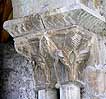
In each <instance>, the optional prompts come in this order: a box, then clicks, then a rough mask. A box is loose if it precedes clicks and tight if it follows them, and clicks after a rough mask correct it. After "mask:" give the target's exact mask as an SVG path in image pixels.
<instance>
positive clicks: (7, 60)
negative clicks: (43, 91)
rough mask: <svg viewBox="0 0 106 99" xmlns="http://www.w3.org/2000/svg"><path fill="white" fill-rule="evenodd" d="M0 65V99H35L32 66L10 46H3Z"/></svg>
mask: <svg viewBox="0 0 106 99" xmlns="http://www.w3.org/2000/svg"><path fill="white" fill-rule="evenodd" d="M3 52H4V53H3V61H2V62H3V64H2V66H1V65H0V84H1V85H2V88H1V87H0V95H1V97H0V99H36V98H35V81H34V74H33V68H32V65H31V64H30V63H29V62H28V61H27V60H26V59H25V58H24V57H22V56H21V55H19V54H18V53H16V51H15V49H14V47H13V45H12V44H5V46H4V49H3Z"/></svg>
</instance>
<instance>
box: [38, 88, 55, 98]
mask: <svg viewBox="0 0 106 99" xmlns="http://www.w3.org/2000/svg"><path fill="white" fill-rule="evenodd" d="M38 99H57V90H56V89H47V90H45V89H44V90H39V91H38Z"/></svg>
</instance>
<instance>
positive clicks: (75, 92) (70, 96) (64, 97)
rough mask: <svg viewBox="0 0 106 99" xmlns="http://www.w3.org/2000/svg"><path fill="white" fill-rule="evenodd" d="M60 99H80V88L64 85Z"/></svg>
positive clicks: (73, 85) (61, 88)
mask: <svg viewBox="0 0 106 99" xmlns="http://www.w3.org/2000/svg"><path fill="white" fill-rule="evenodd" d="M60 99H80V87H79V86H77V85H75V84H65V85H62V86H61V87H60Z"/></svg>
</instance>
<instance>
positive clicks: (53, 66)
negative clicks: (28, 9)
mask: <svg viewBox="0 0 106 99" xmlns="http://www.w3.org/2000/svg"><path fill="white" fill-rule="evenodd" d="M60 16H61V14H60ZM60 16H59V17H60ZM41 17H42V16H41V15H39V14H37V15H31V16H28V17H24V18H20V19H16V20H12V21H8V22H6V23H5V25H4V26H5V28H6V29H7V30H8V31H9V33H10V34H11V35H12V36H13V37H14V41H15V48H16V50H17V52H18V53H20V54H21V55H23V56H25V57H27V58H28V59H29V60H31V61H32V63H33V65H34V71H35V80H36V86H37V87H38V88H46V87H54V85H55V83H56V82H58V83H64V82H67V81H76V80H79V76H80V73H81V71H82V70H83V68H84V67H85V66H86V62H87V60H88V59H89V55H90V48H91V46H92V39H93V33H91V32H89V31H87V30H85V29H83V28H80V27H78V26H75V25H73V24H70V25H68V26H66V27H65V26H64V25H63V26H62V25H61V27H62V28H60V27H59V28H58V29H56V28H55V27H53V28H51V30H50V29H48V28H47V29H46V27H47V24H46V23H45V21H44V20H42V18H41ZM61 17H62V16H61ZM55 18H56V17H55ZM43 19H44V16H43ZM61 19H62V18H61ZM63 19H64V18H63ZM57 20H58V21H57V22H59V23H61V22H62V20H60V19H59V18H57ZM52 21H53V22H55V21H54V20H52ZM64 22H65V21H64ZM64 22H62V23H64ZM6 24H7V25H6ZM45 24H46V25H45ZM56 24H58V23H56ZM64 24H65V23H64ZM53 26H54V24H53ZM58 26H59V25H58Z"/></svg>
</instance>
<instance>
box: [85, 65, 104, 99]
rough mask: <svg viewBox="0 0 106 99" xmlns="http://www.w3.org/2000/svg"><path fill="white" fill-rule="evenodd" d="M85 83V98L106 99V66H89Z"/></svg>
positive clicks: (86, 70)
mask: <svg viewBox="0 0 106 99" xmlns="http://www.w3.org/2000/svg"><path fill="white" fill-rule="evenodd" d="M83 79H84V83H85V94H84V96H85V98H83V99H105V98H106V66H105V65H95V66H88V67H87V68H86V69H85V70H84V75H83Z"/></svg>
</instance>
